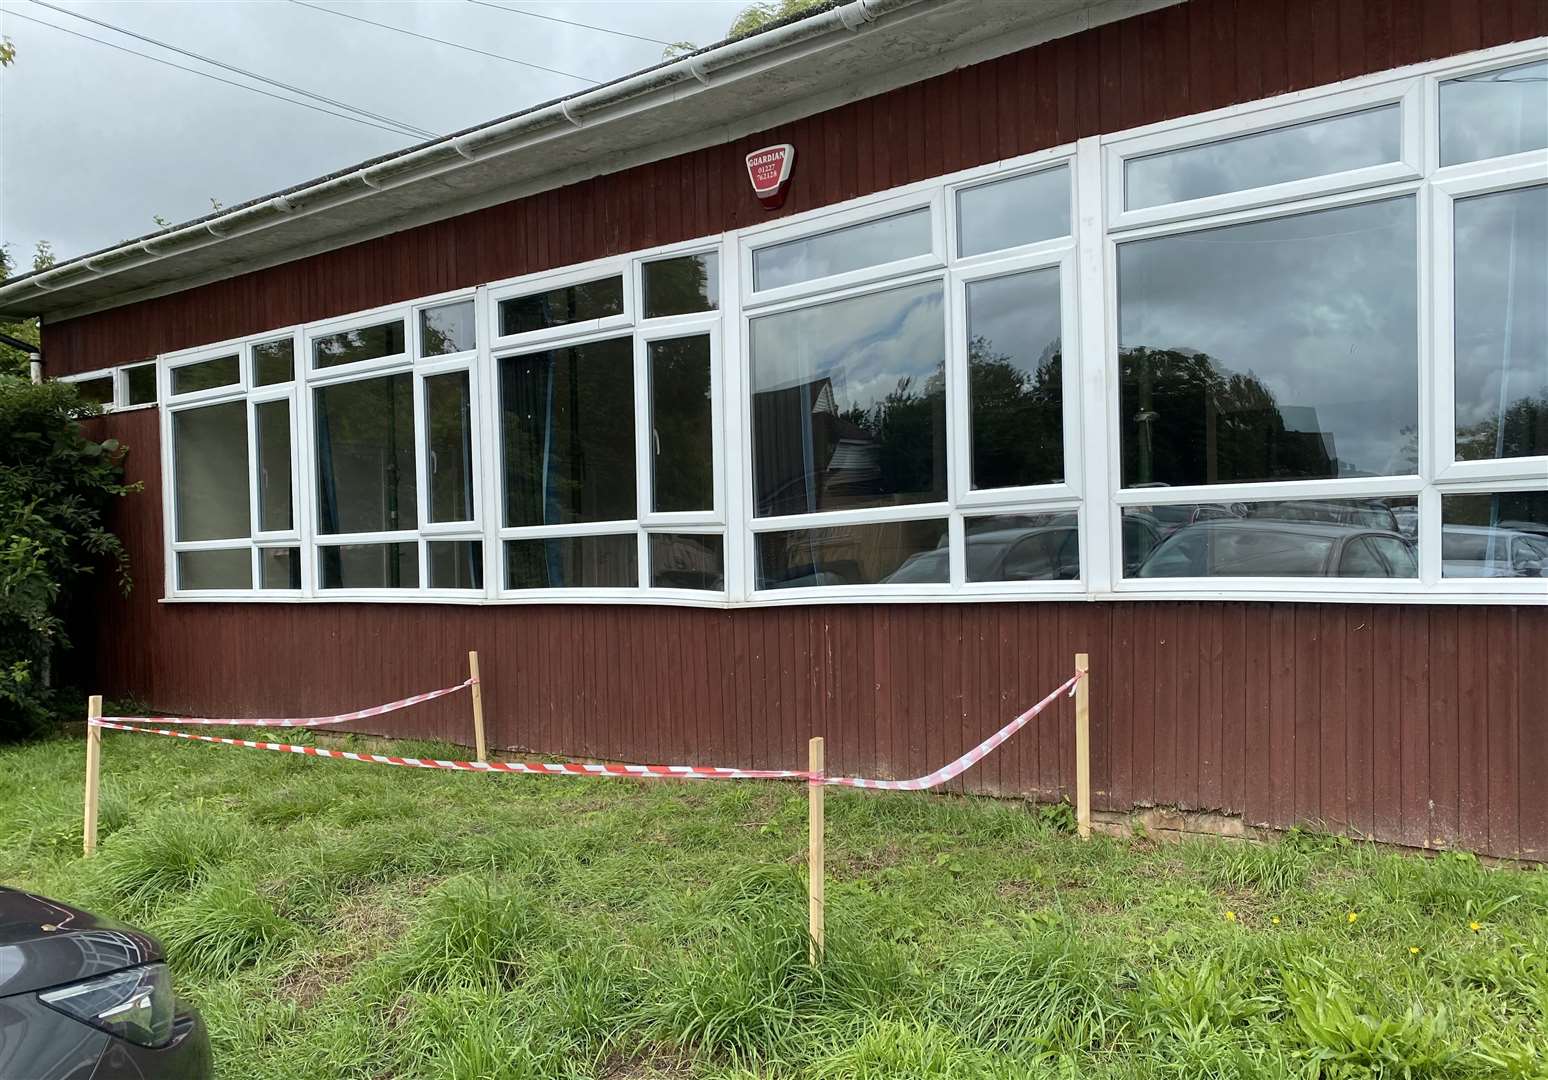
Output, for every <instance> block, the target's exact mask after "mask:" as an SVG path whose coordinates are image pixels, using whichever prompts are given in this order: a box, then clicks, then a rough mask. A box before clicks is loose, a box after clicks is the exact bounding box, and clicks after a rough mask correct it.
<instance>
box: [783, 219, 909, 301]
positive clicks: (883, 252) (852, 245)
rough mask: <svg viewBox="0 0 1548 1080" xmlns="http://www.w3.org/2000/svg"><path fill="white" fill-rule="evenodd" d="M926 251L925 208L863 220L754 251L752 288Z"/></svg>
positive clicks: (841, 271)
mask: <svg viewBox="0 0 1548 1080" xmlns="http://www.w3.org/2000/svg"><path fill="white" fill-rule="evenodd" d="M930 251H931V238H930V209H929V207H920V208H919V209H918V210H910V211H908V212H907V213H904V214H895V215H893V216H892V217H885V218H881V219H879V220H876V221H863V222H861V223H860V224H858V225H849V226H846V227H844V228H842V229H834V230H833V231H832V232H825V233H818V234H817V235H816V236H803V237H802V238H801V239H799V240H787V241H785V242H784V243H783V244H773V245H770V246H769V247H766V248H759V249H758V250H757V251H754V252H753V288H754V289H757V290H759V291H762V290H765V289H778V288H781V287H782V286H785V285H799V284H800V283H801V282H803V281H816V280H817V279H818V278H825V277H833V276H834V275H835V274H845V273H848V272H849V271H851V270H863V269H865V268H866V267H868V266H880V265H882V264H883V263H890V262H896V261H897V260H899V259H908V258H912V257H914V256H915V255H928V254H929V253H930Z"/></svg>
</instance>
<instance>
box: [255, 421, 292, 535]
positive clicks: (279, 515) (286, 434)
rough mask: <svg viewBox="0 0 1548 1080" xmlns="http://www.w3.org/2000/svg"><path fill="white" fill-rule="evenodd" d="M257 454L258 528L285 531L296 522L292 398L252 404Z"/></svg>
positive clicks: (260, 529)
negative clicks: (292, 497) (292, 490)
mask: <svg viewBox="0 0 1548 1080" xmlns="http://www.w3.org/2000/svg"><path fill="white" fill-rule="evenodd" d="M253 422H254V424H255V430H254V433H253V434H254V437H255V438H256V440H257V444H258V445H257V454H258V529H259V531H261V532H285V531H288V530H289V529H291V528H294V526H295V520H294V515H293V514H292V511H291V500H290V402H288V401H261V402H259V403H258V404H256V405H254V406H253Z"/></svg>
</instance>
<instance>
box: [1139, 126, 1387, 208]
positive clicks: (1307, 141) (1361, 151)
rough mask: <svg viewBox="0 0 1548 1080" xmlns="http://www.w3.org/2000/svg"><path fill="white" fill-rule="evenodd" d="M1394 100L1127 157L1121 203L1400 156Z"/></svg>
mask: <svg viewBox="0 0 1548 1080" xmlns="http://www.w3.org/2000/svg"><path fill="white" fill-rule="evenodd" d="M1402 150H1403V147H1402V115H1401V110H1400V109H1399V107H1398V106H1397V105H1383V106H1382V107H1380V108H1377V109H1367V110H1366V111H1364V112H1356V113H1346V114H1344V115H1343V116H1329V117H1325V118H1324V119H1321V120H1308V121H1307V122H1306V123H1304V124H1295V125H1294V126H1292V127H1282V128H1274V129H1273V130H1271V131H1258V132H1254V133H1253V134H1251V135H1239V136H1237V137H1236V138H1234V139H1221V140H1220V141H1218V142H1212V143H1203V144H1201V145H1199V146H1185V147H1182V148H1181V149H1178V150H1166V151H1163V152H1162V153H1159V154H1149V155H1146V156H1144V157H1135V158H1130V159H1128V160H1127V161H1125V162H1124V164H1123V183H1124V207H1125V208H1126V209H1129V210H1142V209H1144V208H1145V207H1149V206H1161V205H1164V204H1166V203H1174V202H1186V201H1187V200H1189V199H1203V198H1207V197H1208V196H1211V195H1224V194H1226V193H1228V192H1232V191H1246V190H1248V189H1250V188H1258V187H1268V186H1269V185H1270V184H1283V183H1288V182H1290V181H1292V180H1305V179H1308V178H1310V177H1314V176H1326V175H1328V174H1329V173H1339V172H1347V171H1348V170H1350V169H1360V168H1365V167H1366V166H1370V165H1385V164H1387V163H1389V162H1393V161H1398V160H1400V159H1401V158H1402Z"/></svg>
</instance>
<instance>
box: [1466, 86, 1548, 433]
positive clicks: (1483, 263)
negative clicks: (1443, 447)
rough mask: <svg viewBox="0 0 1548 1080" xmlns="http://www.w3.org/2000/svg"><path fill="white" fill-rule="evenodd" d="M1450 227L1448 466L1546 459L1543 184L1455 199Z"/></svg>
mask: <svg viewBox="0 0 1548 1080" xmlns="http://www.w3.org/2000/svg"><path fill="white" fill-rule="evenodd" d="M1544 96H1545V106H1548V88H1545V90H1544ZM1453 220H1454V223H1455V226H1456V256H1455V258H1456V316H1455V320H1456V425H1457V446H1456V451H1457V458H1458V459H1459V460H1463V461H1476V460H1481V459H1488V458H1515V457H1531V456H1534V455H1537V454H1548V186H1538V187H1529V188H1519V189H1516V190H1513V191H1499V192H1494V193H1493V194H1489V195H1475V196H1472V197H1470V198H1466V199H1458V200H1457V202H1456V206H1455V211H1454V218H1453Z"/></svg>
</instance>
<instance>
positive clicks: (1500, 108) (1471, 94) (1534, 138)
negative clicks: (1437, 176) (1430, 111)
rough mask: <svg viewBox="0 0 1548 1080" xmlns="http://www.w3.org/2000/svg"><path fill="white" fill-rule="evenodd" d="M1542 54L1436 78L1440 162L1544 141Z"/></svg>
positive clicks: (1547, 72) (1547, 70) (1547, 69)
mask: <svg viewBox="0 0 1548 1080" xmlns="http://www.w3.org/2000/svg"><path fill="white" fill-rule="evenodd" d="M1545 102H1548V60H1540V61H1537V62H1536V63H1531V64H1521V65H1519V66H1517V67H1509V68H1503V69H1498V70H1495V71H1480V72H1477V73H1476V74H1473V75H1464V76H1462V77H1461V78H1458V79H1448V80H1447V81H1445V82H1443V83H1441V84H1440V163H1441V164H1442V165H1456V164H1459V163H1461V162H1464V161H1481V160H1483V159H1484V158H1491V157H1502V156H1504V155H1506V154H1519V153H1522V152H1523V151H1527V150H1540V149H1542V148H1543V147H1545V146H1548V107H1545V105H1544V103H1545Z"/></svg>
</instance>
